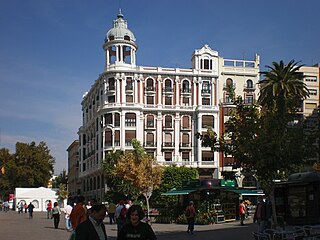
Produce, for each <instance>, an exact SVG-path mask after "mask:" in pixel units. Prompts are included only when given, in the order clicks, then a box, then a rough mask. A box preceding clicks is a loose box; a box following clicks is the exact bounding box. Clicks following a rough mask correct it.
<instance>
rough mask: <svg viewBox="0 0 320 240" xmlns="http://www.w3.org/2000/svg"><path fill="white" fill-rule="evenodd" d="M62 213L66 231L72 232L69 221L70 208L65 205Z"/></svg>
mask: <svg viewBox="0 0 320 240" xmlns="http://www.w3.org/2000/svg"><path fill="white" fill-rule="evenodd" d="M63 212H64V219H65V221H66V229H67V231H70V230H72V225H71V220H70V214H71V212H72V206H71V205H69V204H67V206H66V207H65V208H64V209H63Z"/></svg>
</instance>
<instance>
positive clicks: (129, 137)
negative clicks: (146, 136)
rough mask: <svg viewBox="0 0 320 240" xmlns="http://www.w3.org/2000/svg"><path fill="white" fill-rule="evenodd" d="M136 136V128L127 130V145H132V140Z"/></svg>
mask: <svg viewBox="0 0 320 240" xmlns="http://www.w3.org/2000/svg"><path fill="white" fill-rule="evenodd" d="M134 138H136V131H135V130H127V131H126V133H125V145H126V146H132V143H131V140H132V139H134Z"/></svg>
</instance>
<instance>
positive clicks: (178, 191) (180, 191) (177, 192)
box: [161, 189, 197, 195]
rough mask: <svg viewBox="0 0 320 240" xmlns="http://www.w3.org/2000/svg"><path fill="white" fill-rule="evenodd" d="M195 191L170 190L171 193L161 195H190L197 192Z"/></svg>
mask: <svg viewBox="0 0 320 240" xmlns="http://www.w3.org/2000/svg"><path fill="white" fill-rule="evenodd" d="M195 191H197V190H194V189H180V190H170V191H169V192H166V193H162V194H161V195H188V194H189V193H192V192H195Z"/></svg>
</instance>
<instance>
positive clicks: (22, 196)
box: [15, 187, 58, 212]
mask: <svg viewBox="0 0 320 240" xmlns="http://www.w3.org/2000/svg"><path fill="white" fill-rule="evenodd" d="M56 192H57V189H51V188H44V187H39V188H16V190H15V198H16V199H15V203H16V207H17V206H19V204H20V203H21V202H23V203H27V204H29V203H30V202H32V204H33V205H34V207H35V208H34V211H38V212H39V211H47V203H48V202H49V200H51V202H52V205H53V203H54V202H57V201H58V197H57V195H56Z"/></svg>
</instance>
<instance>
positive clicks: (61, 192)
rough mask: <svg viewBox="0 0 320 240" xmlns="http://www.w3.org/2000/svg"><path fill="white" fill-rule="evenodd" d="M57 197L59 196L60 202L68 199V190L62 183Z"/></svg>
mask: <svg viewBox="0 0 320 240" xmlns="http://www.w3.org/2000/svg"><path fill="white" fill-rule="evenodd" d="M56 195H57V196H58V201H59V202H63V201H64V200H65V199H67V198H68V190H67V187H66V185H65V184H62V183H60V184H59V189H58V191H57V193H56Z"/></svg>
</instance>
